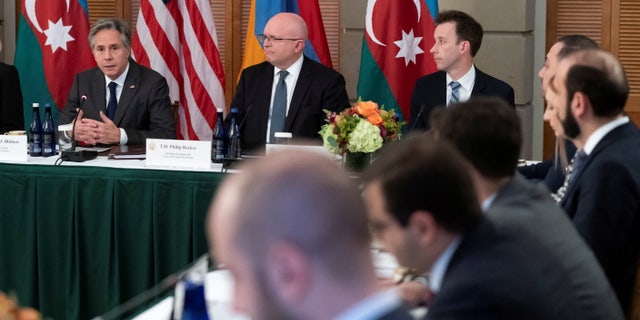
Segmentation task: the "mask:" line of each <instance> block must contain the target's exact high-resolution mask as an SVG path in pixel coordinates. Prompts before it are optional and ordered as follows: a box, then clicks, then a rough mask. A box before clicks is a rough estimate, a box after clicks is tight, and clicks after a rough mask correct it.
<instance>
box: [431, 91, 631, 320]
mask: <svg viewBox="0 0 640 320" xmlns="http://www.w3.org/2000/svg"><path fill="white" fill-rule="evenodd" d="M439 128H440V130H439V131H438V137H440V138H442V139H446V140H448V141H450V142H452V143H453V144H454V145H455V146H456V148H458V150H459V151H460V152H461V153H462V154H463V155H464V157H465V158H466V159H467V161H468V162H469V163H470V166H469V169H470V170H471V172H472V174H471V177H472V179H473V182H474V186H475V189H476V192H477V193H478V200H479V201H480V202H481V204H482V208H483V211H484V212H485V214H486V215H487V217H488V218H489V219H490V220H491V221H493V222H494V223H495V225H496V226H497V227H499V228H505V229H508V230H513V231H515V232H516V233H517V234H526V235H527V236H530V237H532V238H533V239H535V241H537V242H539V243H540V244H542V246H543V247H544V248H545V251H547V252H548V253H549V254H550V255H551V257H552V258H553V259H555V260H556V261H557V262H558V265H557V268H558V269H559V270H561V271H562V272H564V273H565V274H566V277H567V278H568V279H569V281H568V285H569V286H570V288H571V289H572V292H573V293H574V296H572V297H565V298H564V299H576V300H577V303H578V304H579V305H580V310H581V312H583V313H582V314H575V315H574V317H575V318H577V319H584V318H590V319H616V318H618V319H621V318H622V317H623V313H622V309H621V308H620V305H619V303H618V302H617V299H616V298H615V295H614V294H613V291H612V289H611V287H610V285H609V282H608V281H607V278H606V276H605V274H604V272H603V271H602V268H600V265H599V264H598V261H597V260H596V258H595V256H594V255H593V253H592V252H591V250H589V247H588V246H587V245H586V243H585V242H584V240H583V239H582V238H581V237H580V235H579V234H578V232H577V231H576V229H575V228H574V226H573V225H572V223H571V220H569V219H568V218H567V216H566V215H565V214H564V213H563V211H562V209H561V208H560V207H558V205H557V204H556V203H555V201H554V200H553V199H552V198H551V196H550V195H549V192H548V190H547V189H546V188H545V187H544V186H543V185H542V184H532V183H529V182H528V181H526V180H525V179H524V178H523V177H522V176H520V175H519V174H517V173H516V166H517V164H518V156H519V154H520V148H521V145H522V131H521V128H520V118H519V117H518V115H517V113H516V112H515V111H514V110H513V109H512V108H511V107H510V106H508V105H507V103H506V102H504V101H503V100H501V99H499V98H497V97H478V98H471V99H470V100H469V101H467V102H463V103H459V104H456V105H455V106H454V107H451V108H447V110H446V112H445V113H444V114H443V115H442V117H441V123H440V125H439Z"/></svg>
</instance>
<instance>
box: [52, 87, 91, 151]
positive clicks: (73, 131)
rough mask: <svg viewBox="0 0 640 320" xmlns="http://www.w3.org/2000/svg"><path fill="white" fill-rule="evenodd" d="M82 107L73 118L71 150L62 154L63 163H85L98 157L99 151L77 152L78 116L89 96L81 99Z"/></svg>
mask: <svg viewBox="0 0 640 320" xmlns="http://www.w3.org/2000/svg"><path fill="white" fill-rule="evenodd" d="M80 100H81V102H80V107H78V112H76V115H75V116H74V117H73V120H72V122H73V126H72V127H71V150H67V151H62V153H61V154H60V159H61V160H62V161H73V162H84V161H87V160H91V159H95V158H96V157H97V156H98V151H92V150H79V151H78V150H76V148H77V147H78V141H76V122H77V121H78V115H79V114H80V111H82V108H83V107H84V105H85V104H86V103H87V100H88V98H87V95H86V94H83V95H82V97H81V98H80Z"/></svg>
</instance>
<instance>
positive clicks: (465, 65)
mask: <svg viewBox="0 0 640 320" xmlns="http://www.w3.org/2000/svg"><path fill="white" fill-rule="evenodd" d="M435 22H436V29H435V31H434V33H433V37H434V40H435V43H434V45H433V47H432V48H431V50H430V52H431V54H433V58H434V60H435V62H436V67H437V68H438V70H439V71H437V72H434V73H432V74H429V75H426V76H423V77H421V78H419V79H418V80H417V81H416V84H415V87H414V89H413V95H412V96H411V113H410V116H409V128H411V129H412V130H413V129H422V130H429V129H430V128H431V126H430V124H429V116H430V114H431V112H432V111H433V109H434V108H437V107H444V106H448V105H450V104H452V103H455V102H460V101H466V100H468V99H469V97H470V96H498V97H501V98H502V99H504V100H505V101H506V102H507V103H509V105H511V106H512V107H514V108H515V95H514V92H513V88H512V87H511V86H510V85H508V84H507V83H506V82H504V81H502V80H498V79H496V78H494V77H492V76H490V75H488V74H486V73H484V72H482V71H480V70H479V69H478V68H476V67H475V66H474V64H473V57H475V55H476V53H478V50H480V45H481V44H482V35H483V30H482V26H481V25H480V24H479V23H478V22H477V21H476V20H475V19H473V18H472V17H471V16H469V15H468V14H466V13H464V12H461V11H456V10H451V11H443V12H441V13H440V14H438V17H436V21H435Z"/></svg>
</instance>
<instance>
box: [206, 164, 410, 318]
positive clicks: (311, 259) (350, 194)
mask: <svg viewBox="0 0 640 320" xmlns="http://www.w3.org/2000/svg"><path fill="white" fill-rule="evenodd" d="M258 161H259V162H254V163H251V164H249V165H247V166H245V167H244V168H243V170H242V172H241V173H238V174H234V175H232V176H230V177H229V178H228V180H226V181H225V182H224V183H223V185H222V186H221V188H220V189H219V191H218V193H217V194H216V197H215V199H214V202H213V204H212V206H211V211H210V213H209V218H208V222H207V231H208V232H207V233H208V236H209V241H210V247H211V249H212V254H213V255H215V259H216V260H217V261H218V262H219V263H222V264H224V265H225V267H226V268H228V269H229V270H230V271H231V273H232V275H233V278H234V299H233V300H234V302H233V303H234V308H235V309H236V310H239V311H241V312H244V313H247V314H248V315H249V316H250V317H251V318H252V319H254V320H258V319H319V320H320V319H344V320H347V319H349V320H351V319H407V320H408V319H412V318H411V316H410V315H409V314H408V313H407V312H406V311H405V310H404V308H403V306H402V302H401V300H400V298H399V297H398V296H397V294H396V293H395V291H393V290H390V291H382V292H378V291H377V283H376V277H375V274H374V271H373V265H372V261H371V255H370V250H369V246H370V237H369V232H368V229H367V220H366V215H365V212H364V206H363V204H362V200H361V197H360V194H359V192H358V190H357V188H356V187H355V186H354V185H353V181H351V180H349V179H348V178H347V177H346V175H345V174H344V173H343V171H342V170H341V169H340V168H339V167H337V166H336V165H335V164H334V163H333V162H332V161H331V160H328V159H324V158H321V157H320V156H318V155H312V154H308V153H300V152H296V153H293V152H283V153H278V154H275V155H272V156H269V157H267V158H266V159H264V160H263V161H262V160H258Z"/></svg>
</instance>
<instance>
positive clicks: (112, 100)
mask: <svg viewBox="0 0 640 320" xmlns="http://www.w3.org/2000/svg"><path fill="white" fill-rule="evenodd" d="M117 86H118V84H117V83H115V82H114V81H111V82H109V104H107V117H109V119H111V120H113V119H114V118H115V116H116V109H117V108H118V98H117V97H116V87H117Z"/></svg>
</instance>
